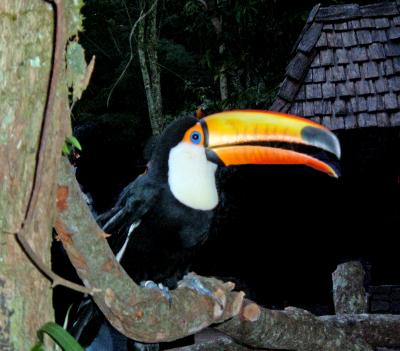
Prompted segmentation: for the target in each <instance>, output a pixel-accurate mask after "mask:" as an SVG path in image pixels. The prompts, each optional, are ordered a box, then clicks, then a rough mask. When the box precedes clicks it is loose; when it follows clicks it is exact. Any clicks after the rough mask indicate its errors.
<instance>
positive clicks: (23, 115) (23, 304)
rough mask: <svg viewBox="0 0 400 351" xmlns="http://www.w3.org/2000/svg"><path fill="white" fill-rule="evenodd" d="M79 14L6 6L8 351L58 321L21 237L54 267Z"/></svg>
mask: <svg viewBox="0 0 400 351" xmlns="http://www.w3.org/2000/svg"><path fill="white" fill-rule="evenodd" d="M79 10H80V6H79V5H73V4H72V3H70V2H68V3H66V4H65V6H64V4H62V3H60V4H59V1H58V0H55V1H54V2H51V1H50V2H48V1H43V0H33V1H23V2H21V1H15V0H3V1H2V3H1V6H0V33H1V35H2V40H1V41H0V52H1V58H0V72H1V74H0V75H1V78H0V81H1V103H0V116H1V117H0V164H1V170H0V184H1V189H0V240H1V245H0V349H1V350H10V351H11V350H18V351H21V350H29V349H30V348H31V347H32V346H33V345H34V343H35V342H36V331H37V330H38V329H39V328H40V327H41V326H42V325H43V324H44V323H46V322H48V321H50V320H53V307H52V290H51V284H50V282H49V281H48V280H47V279H46V278H45V277H44V276H43V275H42V274H41V273H40V272H39V271H38V270H37V268H36V267H35V266H34V265H33V264H32V262H31V261H30V260H29V259H28V257H27V256H26V255H25V252H24V251H23V250H22V249H21V247H20V245H19V244H18V241H17V236H19V237H20V238H22V240H23V242H24V243H25V244H26V245H28V246H29V248H31V249H32V251H33V252H35V254H36V255H37V257H40V260H41V261H42V262H43V264H44V265H47V266H49V267H50V264H51V263H50V244H51V230H52V225H53V220H54V214H55V211H54V203H55V201H54V197H55V179H56V173H57V170H58V166H57V165H58V161H59V159H60V153H61V148H62V143H63V142H64V138H65V135H66V133H67V132H68V131H69V129H68V126H69V110H68V90H67V83H66V82H65V80H64V78H65V75H64V73H65V72H64V71H65V61H64V59H63V55H64V50H65V45H66V40H67V38H68V37H69V36H72V35H74V34H76V32H77V29H78V27H79V26H81V17H80V13H79ZM67 21H68V23H67ZM55 23H57V30H56V27H55ZM57 82H60V84H58V83H57ZM49 349H50V346H49Z"/></svg>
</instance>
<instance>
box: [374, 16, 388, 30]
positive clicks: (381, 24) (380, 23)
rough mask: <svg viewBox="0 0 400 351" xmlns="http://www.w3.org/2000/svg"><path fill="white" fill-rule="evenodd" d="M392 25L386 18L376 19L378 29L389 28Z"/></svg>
mask: <svg viewBox="0 0 400 351" xmlns="http://www.w3.org/2000/svg"><path fill="white" fill-rule="evenodd" d="M389 26H390V23H389V20H388V19H387V18H385V17H381V18H375V27H376V28H389Z"/></svg>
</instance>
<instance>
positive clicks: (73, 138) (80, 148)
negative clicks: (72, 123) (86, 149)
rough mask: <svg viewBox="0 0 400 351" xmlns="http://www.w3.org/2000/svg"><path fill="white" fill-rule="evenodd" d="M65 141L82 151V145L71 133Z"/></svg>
mask: <svg viewBox="0 0 400 351" xmlns="http://www.w3.org/2000/svg"><path fill="white" fill-rule="evenodd" d="M67 141H68V142H69V143H70V144H72V145H73V146H75V147H76V148H77V149H78V150H80V151H82V146H81V144H80V143H79V141H78V139H77V138H75V137H74V136H73V135H71V136H70V137H68V138H67Z"/></svg>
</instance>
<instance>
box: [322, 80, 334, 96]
mask: <svg viewBox="0 0 400 351" xmlns="http://www.w3.org/2000/svg"><path fill="white" fill-rule="evenodd" d="M321 89H322V96H323V98H324V99H330V98H334V97H335V96H336V91H335V84H333V83H330V82H326V83H323V84H322V86H321Z"/></svg>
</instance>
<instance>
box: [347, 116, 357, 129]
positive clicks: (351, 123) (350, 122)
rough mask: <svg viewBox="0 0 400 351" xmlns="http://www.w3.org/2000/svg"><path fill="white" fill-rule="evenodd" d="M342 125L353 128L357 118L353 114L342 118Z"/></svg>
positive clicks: (355, 125)
mask: <svg viewBox="0 0 400 351" xmlns="http://www.w3.org/2000/svg"><path fill="white" fill-rule="evenodd" d="M344 127H345V128H346V129H353V128H356V127H357V119H356V116H354V115H349V116H346V118H344Z"/></svg>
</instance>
